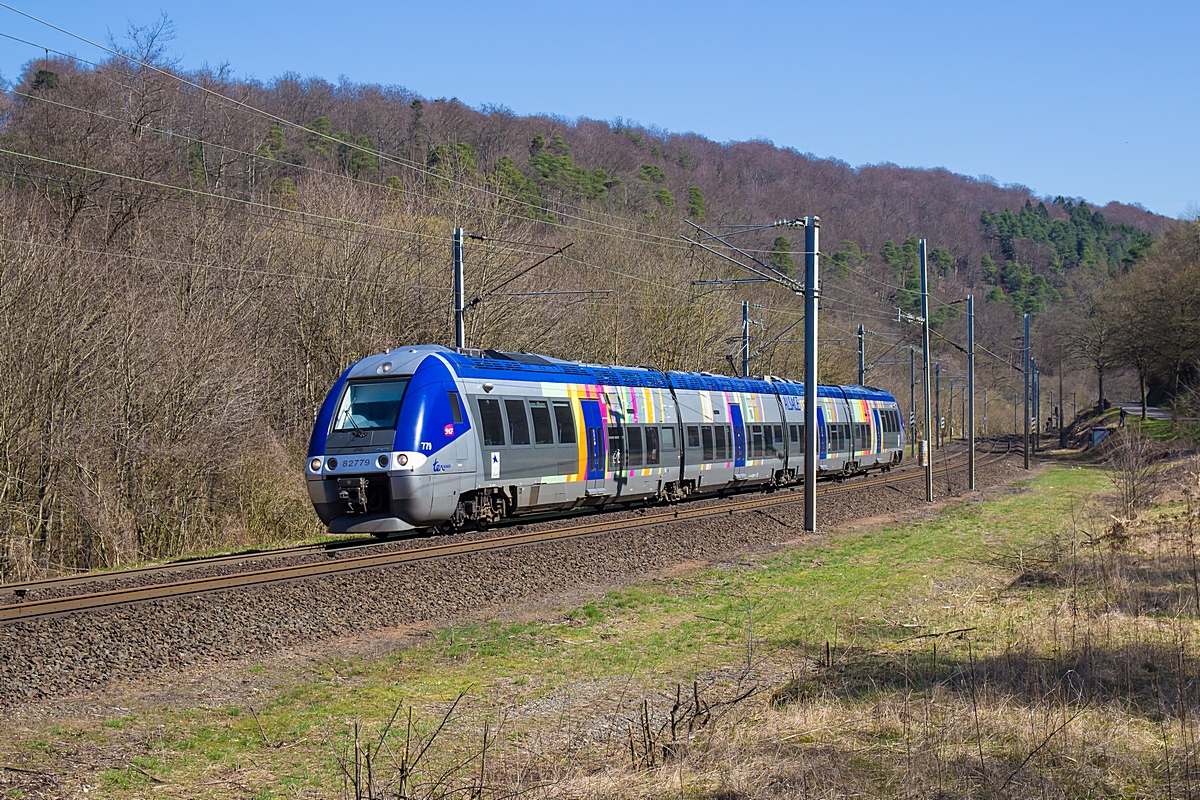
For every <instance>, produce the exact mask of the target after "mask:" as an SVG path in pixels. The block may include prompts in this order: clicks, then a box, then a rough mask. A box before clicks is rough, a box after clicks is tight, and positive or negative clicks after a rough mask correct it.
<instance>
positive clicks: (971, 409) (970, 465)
mask: <svg viewBox="0 0 1200 800" xmlns="http://www.w3.org/2000/svg"><path fill="white" fill-rule="evenodd" d="M967 398H968V400H967V491H968V492H973V491H975V295H973V294H969V295H967ZM983 430H984V432H985V435H986V431H987V389H984V390H983Z"/></svg>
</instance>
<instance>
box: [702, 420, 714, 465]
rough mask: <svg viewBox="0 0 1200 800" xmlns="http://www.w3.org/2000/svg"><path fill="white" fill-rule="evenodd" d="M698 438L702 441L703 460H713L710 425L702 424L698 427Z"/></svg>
mask: <svg viewBox="0 0 1200 800" xmlns="http://www.w3.org/2000/svg"><path fill="white" fill-rule="evenodd" d="M700 438H701V439H702V440H703V442H704V456H703V458H704V460H705V461H712V460H713V434H712V426H711V425H704V426H702V427H701V428H700Z"/></svg>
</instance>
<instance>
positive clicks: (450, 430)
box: [442, 422, 454, 436]
mask: <svg viewBox="0 0 1200 800" xmlns="http://www.w3.org/2000/svg"><path fill="white" fill-rule="evenodd" d="M442 433H444V434H446V435H447V436H453V435H454V423H453V422H451V423H450V424H449V425H447V426H446V427H445V428H443V429H442Z"/></svg>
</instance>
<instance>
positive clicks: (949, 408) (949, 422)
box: [946, 378, 954, 444]
mask: <svg viewBox="0 0 1200 800" xmlns="http://www.w3.org/2000/svg"><path fill="white" fill-rule="evenodd" d="M946 439H947V441H949V442H950V444H954V378H951V379H950V402H949V403H947V404H946Z"/></svg>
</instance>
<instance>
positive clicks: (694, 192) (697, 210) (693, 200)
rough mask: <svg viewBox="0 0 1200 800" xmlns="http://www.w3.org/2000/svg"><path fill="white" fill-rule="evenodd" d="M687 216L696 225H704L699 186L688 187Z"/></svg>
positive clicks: (702, 198)
mask: <svg viewBox="0 0 1200 800" xmlns="http://www.w3.org/2000/svg"><path fill="white" fill-rule="evenodd" d="M688 216H689V217H691V218H692V219H693V220H695V221H696V222H697V223H698V224H700V225H703V224H704V194H703V193H702V192H701V191H700V187H699V186H689V187H688Z"/></svg>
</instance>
